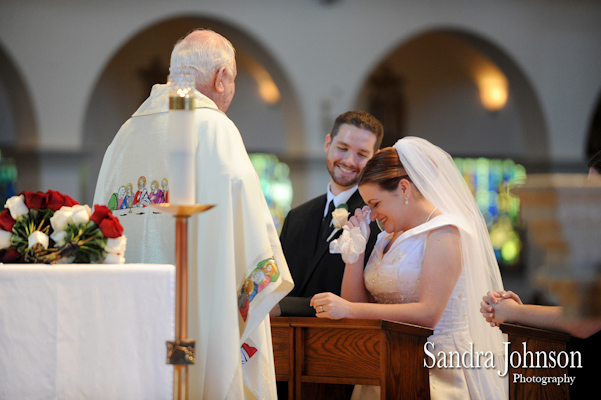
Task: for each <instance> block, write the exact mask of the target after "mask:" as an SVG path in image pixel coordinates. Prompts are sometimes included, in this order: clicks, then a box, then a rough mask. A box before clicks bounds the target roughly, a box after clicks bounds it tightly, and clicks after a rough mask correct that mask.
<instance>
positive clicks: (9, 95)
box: [0, 47, 40, 204]
mask: <svg viewBox="0 0 601 400" xmlns="http://www.w3.org/2000/svg"><path fill="white" fill-rule="evenodd" d="M37 143H38V128H37V124H36V120H35V113H34V110H33V103H32V102H31V98H30V96H29V88H28V87H27V85H26V84H25V81H24V80H23V78H22V77H21V74H20V73H19V70H18V68H17V67H16V65H15V63H14V62H13V60H12V59H11V57H10V56H9V54H8V53H7V52H6V51H5V50H4V48H2V47H0V201H1V204H4V201H3V199H4V197H6V196H8V195H9V194H14V192H19V191H22V190H36V189H37V188H38V186H39V175H40V167H39V160H38V156H37V153H36V152H35V149H36V146H37ZM17 171H18V182H14V183H13V184H11V183H10V182H9V181H14V180H16V179H12V178H11V177H12V176H13V175H14V176H15V178H16V176H17V175H16V174H17ZM9 186H13V187H12V189H11V188H10V187H9Z"/></svg>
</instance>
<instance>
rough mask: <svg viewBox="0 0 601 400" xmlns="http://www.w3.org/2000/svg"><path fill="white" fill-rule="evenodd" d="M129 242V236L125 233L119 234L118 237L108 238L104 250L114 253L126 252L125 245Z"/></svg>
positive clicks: (121, 253)
mask: <svg viewBox="0 0 601 400" xmlns="http://www.w3.org/2000/svg"><path fill="white" fill-rule="evenodd" d="M126 244H127V238H126V237H125V235H122V236H119V237H118V238H111V239H107V240H106V246H105V247H104V251H106V252H107V253H112V254H120V255H123V254H125V245H126Z"/></svg>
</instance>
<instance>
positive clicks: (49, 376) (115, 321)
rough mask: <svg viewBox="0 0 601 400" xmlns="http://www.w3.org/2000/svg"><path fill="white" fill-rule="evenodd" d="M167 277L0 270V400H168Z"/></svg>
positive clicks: (163, 272)
mask: <svg viewBox="0 0 601 400" xmlns="http://www.w3.org/2000/svg"><path fill="white" fill-rule="evenodd" d="M174 308H175V267H174V266H172V265H147V264H122V265H91V264H68V265H67V264H63V265H56V266H49V265H35V264H0V399H28V400H31V399H103V400H107V399H128V400H132V399H144V400H148V399H170V398H171V397H172V389H173V386H172V385H173V366H171V365H167V364H166V358H167V350H166V345H165V342H166V341H168V340H174V338H175V336H174V334H175V333H174V332H175V310H174Z"/></svg>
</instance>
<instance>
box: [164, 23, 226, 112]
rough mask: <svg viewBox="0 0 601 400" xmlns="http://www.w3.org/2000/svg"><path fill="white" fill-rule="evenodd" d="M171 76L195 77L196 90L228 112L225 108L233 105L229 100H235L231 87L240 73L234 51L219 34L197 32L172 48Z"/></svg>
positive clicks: (209, 31)
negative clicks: (230, 104) (187, 75)
mask: <svg viewBox="0 0 601 400" xmlns="http://www.w3.org/2000/svg"><path fill="white" fill-rule="evenodd" d="M169 73H170V74H171V75H180V74H189V75H194V76H195V79H196V89H197V90H198V91H199V92H201V93H203V94H204V95H206V96H207V97H209V98H210V99H212V100H213V101H215V103H216V104H217V107H218V108H219V109H220V110H222V111H225V110H223V109H222V107H225V109H227V107H229V103H230V102H231V98H230V99H229V100H228V97H229V96H230V95H231V97H233V88H231V87H228V86H229V85H231V84H233V79H235V77H236V73H237V71H236V58H235V50H234V47H233V46H232V44H231V43H230V41H229V40H227V39H226V38H224V37H223V36H221V35H219V34H218V33H216V32H213V31H211V30H208V29H198V30H195V31H193V32H192V33H190V34H188V35H187V36H186V37H185V38H183V39H181V40H180V41H179V42H178V43H177V44H176V45H175V47H174V48H173V51H172V52H171V66H170V67H169ZM230 81H231V82H230ZM223 96H225V98H224V97H223ZM218 102H219V103H218Z"/></svg>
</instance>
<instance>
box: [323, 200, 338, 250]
mask: <svg viewBox="0 0 601 400" xmlns="http://www.w3.org/2000/svg"><path fill="white" fill-rule="evenodd" d="M334 208H335V207H334V200H332V201H330V205H329V206H328V212H327V213H326V215H325V217H323V221H322V223H321V240H326V239H327V238H328V236H330V233H331V232H332V229H331V228H332V227H331V226H330V224H331V223H332V212H333V211H334Z"/></svg>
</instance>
